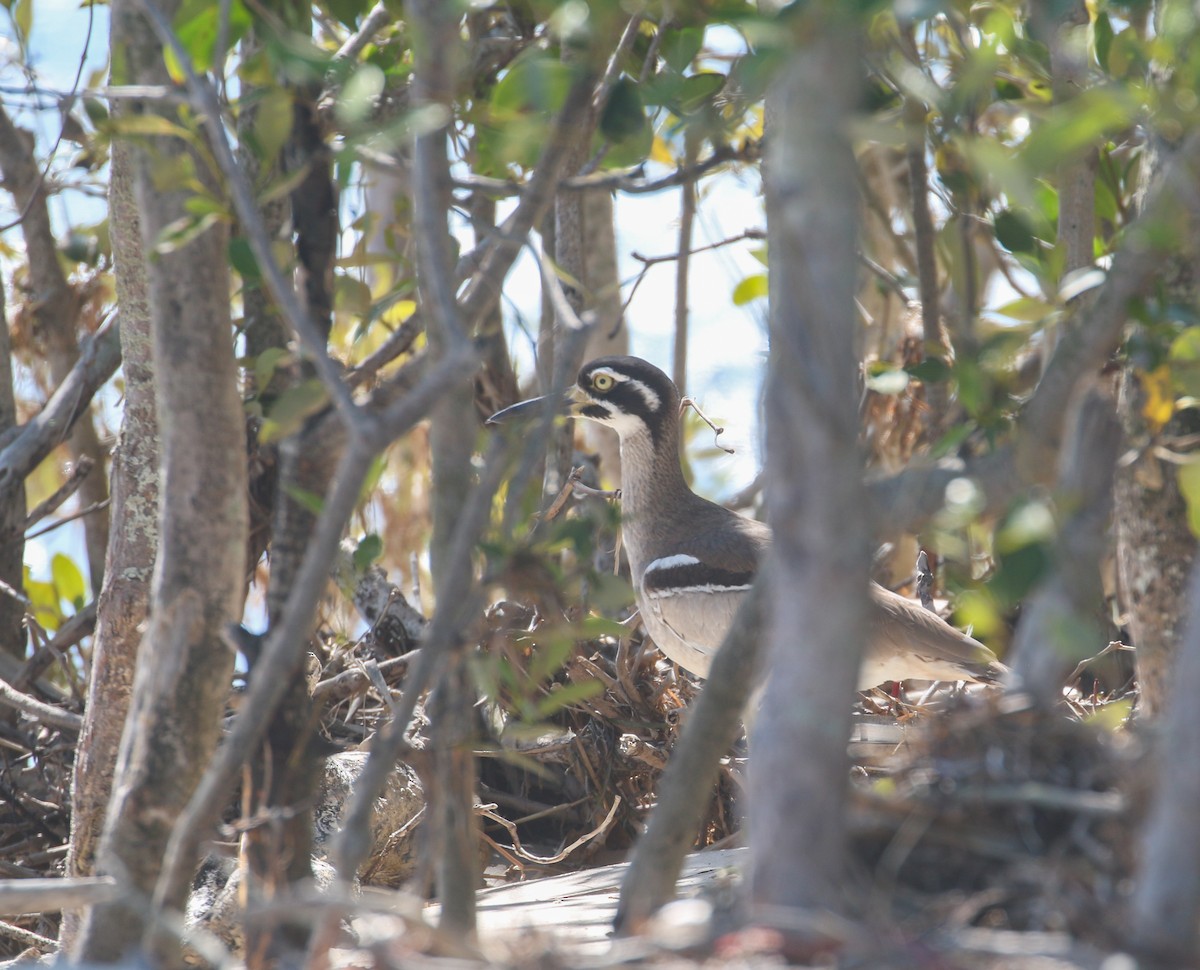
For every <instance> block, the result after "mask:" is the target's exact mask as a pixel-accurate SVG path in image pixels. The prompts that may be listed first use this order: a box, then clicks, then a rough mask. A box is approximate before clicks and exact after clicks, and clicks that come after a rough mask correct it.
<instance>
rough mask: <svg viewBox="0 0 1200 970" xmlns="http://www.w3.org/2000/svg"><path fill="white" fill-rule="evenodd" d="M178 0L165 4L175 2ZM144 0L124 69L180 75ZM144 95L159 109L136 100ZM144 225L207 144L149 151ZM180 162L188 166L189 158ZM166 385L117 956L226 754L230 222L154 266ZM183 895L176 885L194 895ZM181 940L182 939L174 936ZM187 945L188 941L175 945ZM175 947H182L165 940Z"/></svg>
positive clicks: (113, 915)
mask: <svg viewBox="0 0 1200 970" xmlns="http://www.w3.org/2000/svg"><path fill="white" fill-rule="evenodd" d="M177 6H178V5H177V4H175V3H168V4H165V5H163V7H162V12H163V15H164V16H166V17H167V18H171V17H173V16H174V14H175V12H176V8H177ZM138 10H139V8H138V6H137V4H136V3H132V2H125V0H119V2H118V3H116V4H114V6H113V11H112V17H113V28H112V30H113V43H112V48H113V72H114V75H115V76H116V77H118V78H120V79H122V80H123V81H125V82H126V83H133V84H170V83H171V81H170V78H169V77H168V76H167V72H166V69H165V67H164V61H163V53H162V49H161V47H160V45H159V43H158V41H157V39H156V38H155V35H154V34H153V32H152V31H151V29H150V26H149V24H148V23H147V22H146V21H145V20H144V19H143V18H142V16H141V15H140V13H139V12H138ZM132 110H135V111H138V110H140V111H147V112H149V111H151V110H155V109H154V108H152V107H151V106H148V105H144V104H135V105H134V106H132ZM135 157H136V177H135V197H136V200H137V204H138V211H139V213H140V215H141V220H142V222H141V228H142V240H143V244H144V246H145V247H146V249H147V250H152V249H153V248H154V246H155V242H156V240H157V239H158V237H159V235H160V234H161V233H162V231H163V230H164V229H165V228H166V227H167V226H169V225H170V224H171V223H173V222H174V221H175V220H178V219H180V218H181V217H184V216H185V215H186V212H187V210H186V209H185V204H186V202H187V200H188V198H189V197H190V195H191V192H190V191H189V190H188V189H186V188H181V187H177V186H172V185H164V184H163V183H164V180H163V178H162V176H163V174H164V172H167V171H171V170H172V169H171V166H172V165H179V164H187V162H186V161H185V159H188V158H189V157H190V162H191V164H194V166H195V170H196V171H197V173H199V174H200V175H201V177H204V173H206V172H208V171H209V169H208V167H207V165H206V164H205V162H204V161H202V160H201V159H199V158H197V157H196V153H195V149H194V148H193V147H191V146H189V145H187V144H186V143H184V142H183V141H181V140H179V139H176V138H168V137H156V138H152V139H148V140H147V141H146V142H144V143H140V144H139V146H138V150H137V151H136V153H135ZM176 170H177V169H176ZM148 271H149V273H148V278H149V284H150V288H149V294H150V313H151V333H152V341H153V356H152V360H153V367H154V371H155V375H156V378H157V383H156V387H155V400H156V405H157V414H158V420H159V433H160V441H161V455H160V481H161V483H162V498H161V502H160V508H159V534H160V546H159V554H158V559H157V562H156V566H155V571H154V578H153V583H152V587H151V602H152V612H151V617H150V622H149V626H148V628H147V629H146V631H145V636H144V637H143V640H142V643H141V647H140V648H139V652H138V668H137V673H136V675H135V680H134V700H133V705H132V708H131V710H130V712H129V716H128V718H127V720H126V725H125V733H124V736H123V738H122V742H121V750H120V756H119V759H118V764H117V771H116V777H115V779H114V786H113V788H114V790H113V798H112V801H111V803H110V806H109V812H108V818H107V821H106V824H105V828H104V833H103V836H102V839H101V844H100V849H99V853H98V865H97V869H98V870H99V871H101V872H106V873H111V874H113V875H115V876H117V877H118V878H120V879H121V880H122V881H123V882H124V883H125V885H126V887H127V892H126V894H125V896H124V898H123V899H122V900H121V901H120V902H116V903H110V904H107V905H104V906H98V907H95V908H93V909H92V910H91V911H90V912H89V913H88V914H87V916H86V917H85V920H84V924H83V927H82V929H81V932H80V935H79V939H78V941H77V944H76V947H75V954H76V956H77V957H79V958H82V959H85V960H94V961H99V962H108V961H113V960H117V959H120V958H121V956H122V955H123V954H124V953H126V952H127V951H128V950H130V949H131V948H134V947H137V946H138V945H139V944H140V943H141V942H142V940H143V936H144V935H145V934H146V932H147V931H148V930H151V929H154V928H155V927H154V923H153V920H152V915H153V914H152V913H150V912H149V911H148V910H149V907H148V906H147V904H146V902H145V901H146V899H148V898H150V897H151V896H152V895H153V893H154V888H155V883H156V881H157V879H158V875H159V870H160V867H161V865H162V859H163V855H164V851H165V849H166V846H167V841H168V838H169V836H170V833H171V828H172V826H173V825H174V823H175V820H176V818H177V817H178V815H179V814H180V812H181V811H182V810H183V808H184V807H185V806H186V804H187V802H188V799H189V798H190V797H191V795H192V792H193V789H194V788H195V786H196V784H197V782H198V781H199V779H200V777H201V775H202V773H203V771H204V769H205V767H206V766H207V764H208V762H209V761H210V759H211V758H212V755H213V751H214V749H215V748H216V744H217V741H218V738H219V733H220V725H221V719H222V717H223V714H224V706H225V702H226V699H227V695H228V691H229V678H230V676H231V674H232V672H233V654H232V652H231V651H230V650H229V648H228V647H227V646H226V645H225V644H224V643H223V642H222V632H223V631H224V629H225V628H226V627H227V626H228V625H229V624H230V623H235V622H237V621H238V620H239V619H240V618H241V608H242V598H243V592H244V574H243V568H244V550H245V541H246V529H247V511H246V465H245V448H246V444H245V428H244V421H243V417H242V406H241V398H240V395H239V393H238V387H237V371H236V366H235V362H234V353H233V342H232V334H231V326H230V317H229V276H228V269H227V266H226V234H225V232H224V231H223V230H222V229H221V228H219V227H212V228H209V229H207V230H206V231H205V232H203V233H201V234H200V235H199V236H197V237H196V238H195V239H194V240H193V241H191V242H189V243H188V244H187V245H185V246H182V247H180V248H178V249H176V250H174V251H171V252H159V253H158V254H157V256H156V257H155V258H154V259H152V260H151V261H150V262H149V266H148ZM183 902H184V899H183V898H182V895H180V896H178V897H175V898H170V899H167V900H165V901H164V903H165V905H167V906H169V907H172V908H180V909H181V908H182V905H183ZM174 947H177V944H174ZM175 956H176V957H177V954H175ZM159 958H160V960H164V961H169V960H171V958H172V949H165V950H162V951H161V952H160V953H159Z"/></svg>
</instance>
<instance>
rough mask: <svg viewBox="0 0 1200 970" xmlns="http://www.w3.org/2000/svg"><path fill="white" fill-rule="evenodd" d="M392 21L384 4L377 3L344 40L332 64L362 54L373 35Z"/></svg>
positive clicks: (389, 12)
mask: <svg viewBox="0 0 1200 970" xmlns="http://www.w3.org/2000/svg"><path fill="white" fill-rule="evenodd" d="M391 19H392V14H391V11H389V10H388V8H387V6H386V5H385V4H383V3H382V2H381V3H377V4H375V6H373V7H372V8H371V10H370V12H369V13H368V14H367V15H366V16H365V17H364V18H363V22H362V25H361V26H360V27H359V28H358V30H356V31H355V32H354V33H353V34H351V35H350V36H349V37H347V38H346V40H345V41H344V42H343V43H342V46H341V47H339V48H338V49H337V53H336V54H334V55H333V60H334V63H335V64H336V63H338V62H339V61H348V60H352V59H353V58H355V57H358V55H359V54H361V53H362V51H363V48H364V47H366V46H367V44H369V43H371V41H372V40H374V39H375V35H376V34H377V33H379V31H381V30H382V29H383V28H384V25H385V24H387V23H388V22H389V21H390V20H391Z"/></svg>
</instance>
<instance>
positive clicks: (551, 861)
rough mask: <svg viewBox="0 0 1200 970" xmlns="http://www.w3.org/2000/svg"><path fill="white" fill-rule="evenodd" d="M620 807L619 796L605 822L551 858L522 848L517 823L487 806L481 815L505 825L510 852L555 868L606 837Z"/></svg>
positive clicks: (535, 862) (538, 863)
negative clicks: (581, 847)
mask: <svg viewBox="0 0 1200 970" xmlns="http://www.w3.org/2000/svg"><path fill="white" fill-rule="evenodd" d="M492 807H493V808H494V807H495V806H492ZM620 807H621V796H620V795H617V796H616V797H615V798H614V799H613V803H612V807H611V808H610V809H609V810H608V814H607V815H606V816H605V817H604V821H603V822H601V823H600V824H599V825H597V826H596V827H595V828H594V829H592V831H590V832H588V833H587V834H586V835H581V836H580V837H579V838H577V839H576V840H575V841H574V842H572V843H571V844H570V845H568V846H567V847H566V848H565V849H562V850H560V851H558V852H556V853H555V854H554V855H551V856H538V855H534V854H533V853H532V852H530V851H528V850H527V849H526V848H525V847H524V846H522V845H521V838H520V836H519V835H517V826H516V823H515V822H510V821H509V820H508V819H506V818H505V817H504V816H503V815H498V814H497V813H496V812H494V811H491V810H489V809H488V807H487V806H481V808H480V811H479V814H480V815H482V816H483V817H484V818H488V819H491V820H492V821H493V822H496V823H498V824H500V825H503V826H504V828H505V829H507V830H508V834H509V835H510V836H511V837H512V840H513V844H512V848H511V849H510V850H509V851H511V852H513V853H514V854H515V855H517V856H519V857H520V858H521V859H523V860H524V861H525V862H532V863H534V864H535V865H539V866H553V865H557V864H558V863H560V862H562V861H563V860H564V859H566V858H567V857H568V856H569V855H570V854H571V853H572V852H574V851H575V850H576V849H578V848H579V847H580V846H581V845H587V843H589V842H591V841H592V840H593V839H597V838H599V837H600V836H602V835H604V834H605V833H606V832H607V831H608V829H609V826H611V825H612V822H613V819H614V818H616V816H617V809H618V808H620ZM493 844H494V843H493Z"/></svg>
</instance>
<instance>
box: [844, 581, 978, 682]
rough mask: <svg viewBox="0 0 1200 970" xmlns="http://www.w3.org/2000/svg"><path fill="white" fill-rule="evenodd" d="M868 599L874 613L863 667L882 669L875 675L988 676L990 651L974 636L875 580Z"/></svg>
mask: <svg viewBox="0 0 1200 970" xmlns="http://www.w3.org/2000/svg"><path fill="white" fill-rule="evenodd" d="M871 600H872V602H873V604H874V606H875V616H874V618H873V619H874V622H873V623H872V625H871V646H870V649H869V651H868V656H867V658H866V662H865V663H864V669H868V668H870V666H871V665H872V664H874V666H876V667H878V668H879V669H880V670H881V671H886V672H888V676H886V677H882V678H881V680H906V679H909V678H913V679H919V680H990V679H992V677H993V671H994V670H995V669H997V667H998V665H997V663H996V655H995V654H994V653H992V651H991V650H989V649H988V648H987V647H985V646H984V645H983V644H982V643H980V642H979V641H978V640H975V639H973V638H972V637H969V636H967V635H966V634H965V633H963V632H962V631H961V630H957V629H955V628H954V627H952V626H951V625H950V624H949V623H947V622H946V621H945V620H943V619H942V618H941V617H939V616H938V615H937V614H936V613H934V612H932V611H931V610H927V609H925V608H923V607H922V606H921V605H920V604H919V603H914V602H913V601H912V600H910V599H907V598H906V597H904V596H900V595H899V594H898V593H893V592H891V590H887V589H884V588H883V587H882V586H879V585H878V584H876V583H872V584H871ZM864 675H865V674H864Z"/></svg>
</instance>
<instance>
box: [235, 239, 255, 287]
mask: <svg viewBox="0 0 1200 970" xmlns="http://www.w3.org/2000/svg"><path fill="white" fill-rule="evenodd" d="M227 253H228V256H229V265H230V266H232V267H233V268H234V269H235V270H237V271H238V274H239V275H240V276H241V277H242V279H243V280H245V281H246V282H247V283H249V282H252V281H257V280H260V279H262V271H261V270H260V269H259V268H258V260H256V259H255V258H254V251H253V250H252V249H251V248H250V243H249V242H247V241H246V239H245V237H244V236H234V237H233V238H232V239H230V240H229V248H228V250H227Z"/></svg>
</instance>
